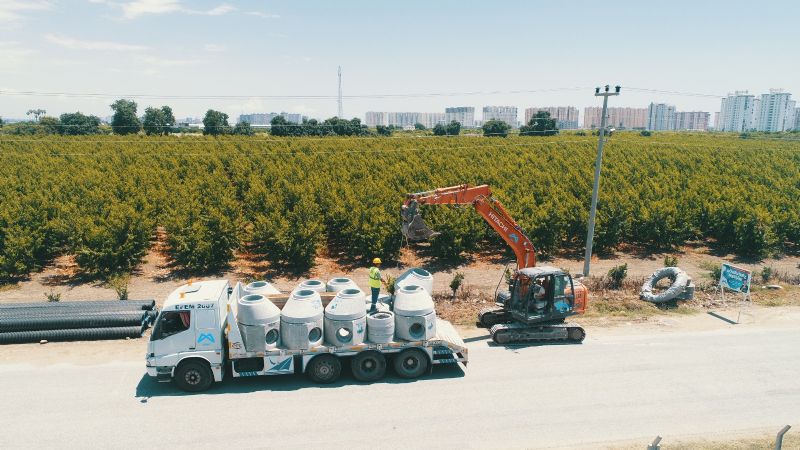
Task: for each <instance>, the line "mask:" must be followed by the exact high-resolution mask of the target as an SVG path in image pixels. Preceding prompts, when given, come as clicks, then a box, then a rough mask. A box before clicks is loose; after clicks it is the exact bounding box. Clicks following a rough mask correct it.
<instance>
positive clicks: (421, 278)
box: [394, 267, 433, 295]
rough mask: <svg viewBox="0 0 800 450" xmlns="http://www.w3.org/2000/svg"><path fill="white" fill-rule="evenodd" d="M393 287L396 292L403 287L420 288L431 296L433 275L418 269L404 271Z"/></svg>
mask: <svg viewBox="0 0 800 450" xmlns="http://www.w3.org/2000/svg"><path fill="white" fill-rule="evenodd" d="M394 285H395V287H396V288H397V290H398V291H399V290H400V288H402V287H403V286H411V285H413V286H420V287H421V288H423V289H425V291H427V292H428V294H429V295H433V275H431V273H430V272H428V271H427V270H425V269H422V268H420V267H414V268H413V269H408V270H406V271H405V272H404V273H403V274H402V275H400V276H399V277H397V280H396V281H395V282H394Z"/></svg>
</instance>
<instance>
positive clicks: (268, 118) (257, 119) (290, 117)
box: [239, 112, 308, 127]
mask: <svg viewBox="0 0 800 450" xmlns="http://www.w3.org/2000/svg"><path fill="white" fill-rule="evenodd" d="M277 116H283V118H284V119H286V121H287V122H289V123H303V120H304V119H308V117H306V116H304V115H302V114H294V113H287V112H281V113H280V114H278V113H274V112H272V113H257V114H241V115H240V116H239V122H247V123H249V124H250V125H252V126H254V127H268V126H270V124H271V123H272V119H274V118H275V117H277Z"/></svg>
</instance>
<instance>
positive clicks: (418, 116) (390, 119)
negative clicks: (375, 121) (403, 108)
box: [383, 112, 445, 128]
mask: <svg viewBox="0 0 800 450" xmlns="http://www.w3.org/2000/svg"><path fill="white" fill-rule="evenodd" d="M383 114H385V115H386V123H385V124H386V125H394V126H396V127H400V128H408V127H411V128H413V127H414V125H416V124H418V123H420V124H422V125H424V126H425V128H433V127H435V126H436V125H437V124H439V123H442V124H443V123H445V114H444V113H422V112H387V113H383Z"/></svg>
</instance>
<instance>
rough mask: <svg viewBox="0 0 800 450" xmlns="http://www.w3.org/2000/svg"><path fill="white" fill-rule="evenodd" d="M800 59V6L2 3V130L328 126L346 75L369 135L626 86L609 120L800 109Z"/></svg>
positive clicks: (580, 102)
mask: <svg viewBox="0 0 800 450" xmlns="http://www.w3.org/2000/svg"><path fill="white" fill-rule="evenodd" d="M798 43H800V2H797V1H796V0H787V1H761V2H753V1H746V2H745V1H738V0H726V1H698V0H693V1H683V0H673V1H669V2H666V1H650V2H642V1H613V0H608V1H603V2H589V1H569V0H565V1H538V0H531V1H503V0H496V1H488V0H484V1H470V0H461V1H456V0H427V1H425V0H420V1H417V0H405V1H403V2H391V1H377V0H372V1H359V0H352V1H345V0H338V1H281V2H277V1H257V0H243V1H233V0H192V1H190V0H137V1H122V0H119V1H116V0H0V117H4V118H23V117H25V112H26V111H27V110H29V109H35V108H42V109H45V110H47V113H48V115H59V114H61V113H64V112H74V111H81V112H83V113H86V114H95V115H98V116H100V117H101V118H102V117H106V116H109V115H110V114H111V110H110V108H109V105H110V104H111V103H112V102H113V101H114V100H115V99H116V98H120V97H126V98H133V99H134V100H136V101H137V103H138V104H139V112H140V114H141V113H142V112H143V110H144V108H145V107H147V106H161V105H165V104H166V105H170V106H171V107H172V108H173V110H174V111H175V115H176V116H177V117H179V118H181V117H187V116H189V117H202V116H203V115H204V113H205V111H206V110H207V109H209V108H213V109H218V110H222V111H224V112H226V113H228V114H229V115H230V116H231V117H232V118H233V119H235V118H237V117H238V115H239V114H242V113H258V112H271V111H275V112H280V111H286V112H294V113H302V114H305V115H308V116H311V117H317V118H327V117H331V116H333V115H336V113H337V102H336V98H335V97H336V93H337V66H342V74H343V75H342V90H343V94H344V96H345V98H344V116H345V117H347V118H350V117H360V118H362V120H363V118H364V113H365V112H366V111H420V112H444V108H445V107H448V106H474V107H475V108H476V116H478V117H476V118H479V117H480V109H481V107H483V106H485V105H511V106H517V107H519V108H520V116H522V114H523V112H522V111H523V109H524V108H526V107H531V106H576V107H578V108H579V109H581V111H582V110H583V108H584V107H586V106H600V105H601V99H600V98H596V97H595V96H594V95H593V94H594V87H595V86H602V85H605V84H610V85H612V86H614V85H617V84H619V85H621V86H623V88H622V93H621V95H620V96H619V97H612V98H611V99H610V101H609V105H610V106H630V107H646V106H647V105H648V104H649V103H650V102H651V101H652V102H665V103H669V104H673V105H675V106H676V107H677V109H678V110H679V111H690V110H702V111H709V112H715V111H718V110H719V104H720V100H719V98H718V97H717V96H721V95H725V94H726V93H728V92H733V91H736V90H748V91H750V93H751V94H761V93H765V92H768V90H769V89H770V88H783V89H785V90H786V91H788V92H791V93H793V94H795V95H794V96H793V97H794V98H797V97H800V56H798V55H800V46H798ZM636 88H638V89H650V90H654V91H670V92H681V93H695V94H703V95H678V94H675V93H667V92H652V91H639V90H636ZM11 92H36V93H57V94H86V93H92V94H99V95H97V96H91V97H87V96H83V95H25V96H21V95H12V94H10V93H11ZM470 93H471V94H470ZM431 94H435V95H431ZM198 96H204V97H206V98H197V97H198ZM276 96H283V98H280V97H276ZM320 96H322V97H324V98H319V97H320ZM348 96H355V97H348ZM302 97H305V98H302ZM309 97H311V98H309ZM314 97H316V98H314Z"/></svg>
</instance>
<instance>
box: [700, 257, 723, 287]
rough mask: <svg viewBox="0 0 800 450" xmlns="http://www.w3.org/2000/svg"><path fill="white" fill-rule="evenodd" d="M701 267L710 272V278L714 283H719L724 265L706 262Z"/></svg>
mask: <svg viewBox="0 0 800 450" xmlns="http://www.w3.org/2000/svg"><path fill="white" fill-rule="evenodd" d="M700 267H701V268H703V269H705V270H707V271H708V278H709V279H710V280H711V282H712V283H714V284H717V283H719V277H720V275H722V265H721V264H717V263H712V262H704V263H702V264H700Z"/></svg>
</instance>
